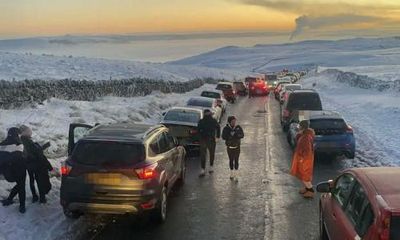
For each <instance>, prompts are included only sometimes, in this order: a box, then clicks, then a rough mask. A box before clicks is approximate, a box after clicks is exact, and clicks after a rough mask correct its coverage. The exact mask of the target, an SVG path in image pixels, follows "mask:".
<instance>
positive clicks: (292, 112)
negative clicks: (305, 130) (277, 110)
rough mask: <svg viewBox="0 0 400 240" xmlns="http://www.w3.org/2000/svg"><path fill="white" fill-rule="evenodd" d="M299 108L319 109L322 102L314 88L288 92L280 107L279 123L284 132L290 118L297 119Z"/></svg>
mask: <svg viewBox="0 0 400 240" xmlns="http://www.w3.org/2000/svg"><path fill="white" fill-rule="evenodd" d="M300 110H309V111H321V110H322V103H321V99H320V97H319V94H318V93H317V92H316V91H315V90H312V89H310V90H307V89H304V90H295V91H292V92H290V94H289V96H288V98H287V99H286V100H285V101H284V102H283V105H282V107H281V125H282V128H283V130H284V131H285V132H286V131H287V130H288V128H289V125H290V123H291V120H292V119H298V116H297V115H298V112H299V111H300Z"/></svg>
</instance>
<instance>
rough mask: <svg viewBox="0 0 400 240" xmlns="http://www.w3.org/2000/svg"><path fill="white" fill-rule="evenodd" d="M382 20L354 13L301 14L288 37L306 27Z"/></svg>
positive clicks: (317, 27)
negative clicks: (313, 15)
mask: <svg viewBox="0 0 400 240" xmlns="http://www.w3.org/2000/svg"><path fill="white" fill-rule="evenodd" d="M382 20H384V19H383V18H380V17H375V16H368V15H356V14H338V15H331V16H316V17H312V16H307V15H303V16H300V17H298V18H296V20H295V22H296V28H295V29H294V31H293V32H292V34H291V36H290V39H291V40H292V39H293V38H295V37H296V36H298V35H300V34H302V33H303V32H304V30H307V29H319V28H323V27H334V26H340V25H350V24H357V23H374V22H379V21H382Z"/></svg>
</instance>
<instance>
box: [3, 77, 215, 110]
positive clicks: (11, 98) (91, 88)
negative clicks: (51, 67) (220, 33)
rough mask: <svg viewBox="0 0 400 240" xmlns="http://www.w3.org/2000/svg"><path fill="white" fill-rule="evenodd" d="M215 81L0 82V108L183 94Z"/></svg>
mask: <svg viewBox="0 0 400 240" xmlns="http://www.w3.org/2000/svg"><path fill="white" fill-rule="evenodd" d="M217 82H218V80H216V79H195V80H191V81H187V82H172V81H162V80H152V79H141V78H135V79H126V80H103V81H86V80H82V81H76V80H70V79H64V80H52V81H44V80H25V81H11V82H10V81H3V80H2V81H0V108H2V109H10V108H17V107H22V106H25V105H28V104H31V103H41V102H43V101H45V100H47V99H50V98H52V97H55V98H59V99H65V100H80V101H94V100H96V99H97V98H100V97H104V96H116V97H136V96H146V95H148V94H150V93H151V92H152V91H161V92H164V93H172V92H173V93H184V92H188V91H191V90H193V89H195V88H199V87H201V86H202V85H204V84H206V83H211V84H213V83H217Z"/></svg>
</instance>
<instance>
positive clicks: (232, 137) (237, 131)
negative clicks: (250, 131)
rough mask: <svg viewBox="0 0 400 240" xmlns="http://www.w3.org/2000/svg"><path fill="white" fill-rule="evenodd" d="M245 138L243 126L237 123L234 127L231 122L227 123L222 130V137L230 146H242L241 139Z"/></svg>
mask: <svg viewBox="0 0 400 240" xmlns="http://www.w3.org/2000/svg"><path fill="white" fill-rule="evenodd" d="M242 138H244V132H243V129H242V127H241V126H239V125H236V126H235V127H234V128H232V127H231V126H230V125H229V124H226V126H225V127H224V130H223V131H222V139H224V140H225V144H226V146H228V147H240V139H242Z"/></svg>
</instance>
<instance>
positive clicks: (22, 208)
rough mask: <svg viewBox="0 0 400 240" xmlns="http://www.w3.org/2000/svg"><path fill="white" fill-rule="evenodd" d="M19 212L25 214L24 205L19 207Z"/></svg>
mask: <svg viewBox="0 0 400 240" xmlns="http://www.w3.org/2000/svg"><path fill="white" fill-rule="evenodd" d="M19 212H20V213H25V212H26V209H25V206H24V205H21V206H19Z"/></svg>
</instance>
